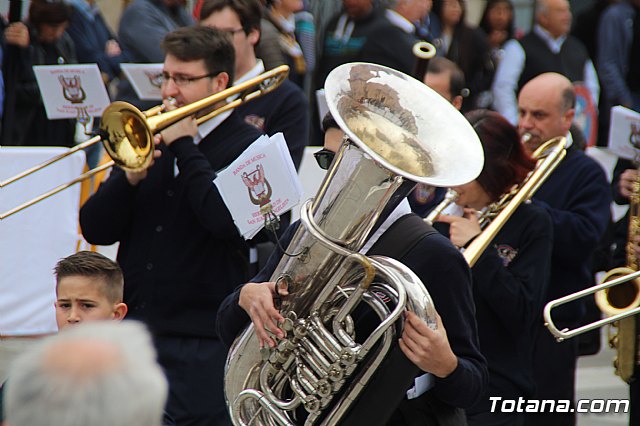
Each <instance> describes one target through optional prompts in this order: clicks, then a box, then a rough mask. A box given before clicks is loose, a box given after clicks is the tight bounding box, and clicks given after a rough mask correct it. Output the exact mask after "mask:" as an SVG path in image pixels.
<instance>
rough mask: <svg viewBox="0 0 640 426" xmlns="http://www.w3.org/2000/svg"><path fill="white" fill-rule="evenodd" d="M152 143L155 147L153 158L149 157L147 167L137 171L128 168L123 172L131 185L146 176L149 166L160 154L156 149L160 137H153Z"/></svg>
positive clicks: (136, 183)
mask: <svg viewBox="0 0 640 426" xmlns="http://www.w3.org/2000/svg"><path fill="white" fill-rule="evenodd" d="M153 143H154V144H155V148H156V149H154V150H153V158H152V159H151V162H150V163H149V165H148V166H147V168H146V169H144V170H141V171H139V172H130V171H128V170H127V171H126V172H125V175H126V176H127V180H128V181H129V184H130V185H131V186H137V185H138V184H139V183H140V182H141V181H142V180H143V179H144V178H146V177H147V171H148V170H149V169H150V168H151V166H153V165H154V163H155V161H156V159H158V158H160V157H161V156H162V151H160V150H159V149H158V145H159V144H160V139H159V138H158V137H157V136H156V137H154V138H153Z"/></svg>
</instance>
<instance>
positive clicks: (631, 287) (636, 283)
mask: <svg viewBox="0 0 640 426" xmlns="http://www.w3.org/2000/svg"><path fill="white" fill-rule="evenodd" d="M634 272H635V271H634V270H633V269H631V268H627V267H623V268H615V269H612V270H610V271H609V272H607V274H606V275H605V276H604V278H603V279H602V282H603V283H605V282H609V281H611V280H614V279H616V278H621V277H624V276H627V275H629V274H632V273H634ZM595 299H596V305H598V308H599V309H600V310H601V311H602V313H604V314H605V315H607V316H613V315H617V314H620V313H624V312H627V311H628V310H629V309H633V308H636V307H638V306H640V279H639V278H635V279H632V280H629V281H627V282H624V283H622V284H619V285H617V286H614V287H609V288H606V289H604V290H600V291H598V292H597V293H596V294H595Z"/></svg>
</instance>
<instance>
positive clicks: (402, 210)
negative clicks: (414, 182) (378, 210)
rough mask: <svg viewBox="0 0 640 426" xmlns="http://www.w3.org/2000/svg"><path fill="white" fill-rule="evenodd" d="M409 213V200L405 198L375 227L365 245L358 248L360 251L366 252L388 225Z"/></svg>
mask: <svg viewBox="0 0 640 426" xmlns="http://www.w3.org/2000/svg"><path fill="white" fill-rule="evenodd" d="M409 213H411V206H410V205H409V200H407V199H406V198H405V199H404V200H402V201H401V202H400V204H398V206H397V207H396V208H395V209H394V210H393V211H392V212H391V214H390V215H389V217H387V219H385V221H384V222H382V225H380V227H379V228H378V229H376V232H374V233H373V235H372V236H371V238H369V239H368V240H367V242H366V243H365V245H364V246H363V247H362V248H361V249H360V253H362V254H365V253H366V252H368V251H369V250H370V249H371V247H373V245H374V244H375V243H376V241H378V239H379V238H380V236H382V234H384V233H385V232H386V231H387V229H389V227H390V226H391V225H393V224H394V223H395V221H396V220H398V219H400V218H401V217H402V216H405V215H408V214H409Z"/></svg>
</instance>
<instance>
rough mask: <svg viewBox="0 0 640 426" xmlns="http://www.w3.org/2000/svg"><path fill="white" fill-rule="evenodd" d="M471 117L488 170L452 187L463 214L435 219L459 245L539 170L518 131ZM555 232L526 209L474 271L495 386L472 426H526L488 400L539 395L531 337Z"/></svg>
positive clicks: (488, 115)
mask: <svg viewBox="0 0 640 426" xmlns="http://www.w3.org/2000/svg"><path fill="white" fill-rule="evenodd" d="M467 119H468V120H469V122H470V123H471V125H472V126H473V128H474V129H475V131H476V133H478V136H479V137H480V141H481V142H482V146H483V148H484V158H485V164H484V168H483V169H482V172H481V173H480V176H478V178H477V179H476V180H474V181H472V182H470V183H467V184H465V185H461V186H457V187H453V188H452V189H453V190H455V191H456V192H457V194H458V199H457V200H456V204H457V205H458V206H459V207H460V208H463V209H464V215H463V216H452V215H440V217H439V218H438V219H436V220H437V221H438V222H441V223H442V224H437V225H436V229H438V230H442V232H444V233H445V235H447V234H448V235H449V238H450V239H451V241H452V242H453V244H454V245H456V246H458V247H465V246H467V245H468V244H469V243H470V242H471V241H472V240H473V239H474V238H475V237H476V236H477V235H479V234H480V233H481V229H480V223H479V221H478V212H479V211H484V210H486V209H487V208H489V206H490V205H491V204H492V203H496V202H497V201H498V200H499V199H500V198H501V196H502V194H505V193H508V192H509V191H510V190H511V189H512V187H513V186H514V185H517V184H520V183H521V182H522V181H523V180H524V179H525V178H526V176H527V174H528V173H529V172H530V171H531V170H532V169H533V167H534V166H535V161H534V160H533V159H532V158H531V157H530V156H529V154H527V152H526V151H525V149H524V147H522V145H521V144H520V138H519V136H518V131H517V130H516V128H515V127H513V126H512V125H511V124H510V123H509V122H508V121H507V120H506V119H505V118H503V117H502V116H501V115H500V114H498V113H496V112H492V111H488V110H476V111H471V112H470V113H468V114H467ZM444 224H446V226H445V225H444ZM552 232H553V230H552V225H551V219H550V218H549V214H548V213H547V212H546V211H545V210H544V209H543V208H541V207H539V206H536V205H535V204H531V203H526V204H521V205H520V206H519V207H518V208H517V210H516V211H515V212H514V214H513V216H512V217H511V218H510V219H509V220H508V221H507V222H506V224H505V225H504V226H503V228H502V229H501V230H500V231H499V232H498V234H497V235H496V236H495V238H494V239H493V241H492V242H491V244H490V246H489V247H487V248H486V249H485V250H484V252H483V254H482V255H481V257H480V258H479V259H478V261H477V262H476V264H475V265H474V266H473V268H472V277H473V297H474V300H475V304H476V319H477V322H478V335H479V338H480V348H481V350H482V354H483V355H484V356H485V357H486V358H487V363H488V367H489V386H488V387H487V389H486V392H485V394H484V396H483V397H482V398H481V399H480V401H479V402H478V403H477V404H475V405H474V406H473V407H471V408H469V409H467V419H468V422H469V425H496V426H497V425H505V426H517V425H522V424H524V413H514V412H511V413H507V412H500V411H499V410H491V406H492V404H493V402H492V400H490V397H494V398H495V397H500V398H502V399H509V400H518V398H519V397H523V398H529V397H531V395H532V394H533V390H534V386H535V384H534V380H533V371H532V354H533V339H532V335H534V334H535V333H536V332H538V331H539V329H538V326H537V321H538V320H539V317H540V311H541V310H542V300H543V296H544V294H545V291H546V289H547V283H548V278H549V265H550V262H551V246H552ZM494 405H495V404H494ZM499 406H500V405H499V402H498V407H499ZM491 411H493V412H491Z"/></svg>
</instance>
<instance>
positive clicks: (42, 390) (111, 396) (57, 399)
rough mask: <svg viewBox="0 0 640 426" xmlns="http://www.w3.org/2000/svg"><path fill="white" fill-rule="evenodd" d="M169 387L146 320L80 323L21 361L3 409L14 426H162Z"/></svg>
mask: <svg viewBox="0 0 640 426" xmlns="http://www.w3.org/2000/svg"><path fill="white" fill-rule="evenodd" d="M74 348H75V349H77V350H74ZM92 352H93V354H94V355H97V356H91V355H89V354H91V353H92ZM167 392H168V385H167V380H166V378H165V376H164V374H163V372H162V370H161V368H160V366H159V365H158V363H157V361H156V353H155V350H154V348H153V345H152V343H151V336H150V335H149V332H148V331H147V330H146V328H145V327H144V326H143V325H142V324H140V323H136V322H133V321H124V322H112V321H104V322H102V321H98V322H90V323H82V324H79V325H77V326H74V327H68V328H67V329H65V330H63V331H61V332H60V333H59V334H58V335H56V336H52V337H50V338H47V339H45V340H44V341H43V342H41V343H40V344H38V345H37V346H36V347H34V348H33V350H31V351H29V352H27V353H25V354H24V355H23V356H21V357H20V358H18V359H17V360H16V362H15V363H14V364H13V366H12V369H11V371H10V374H9V379H8V381H7V388H6V394H5V410H6V411H5V414H6V420H7V423H8V424H10V425H11V426H33V425H38V426H59V425H65V426H87V425H91V426H133V425H136V426H137V425H140V426H160V425H161V423H162V414H163V409H164V404H165V402H166V399H167Z"/></svg>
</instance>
